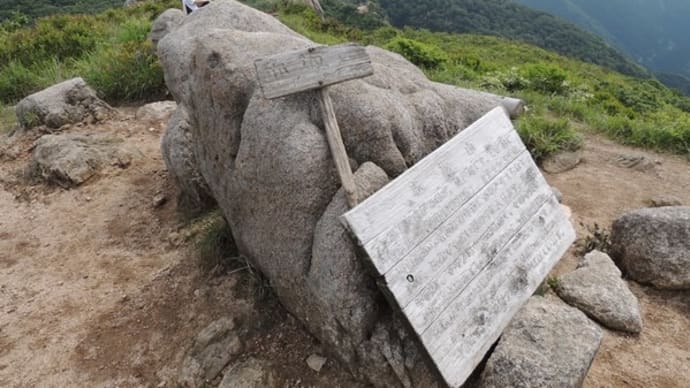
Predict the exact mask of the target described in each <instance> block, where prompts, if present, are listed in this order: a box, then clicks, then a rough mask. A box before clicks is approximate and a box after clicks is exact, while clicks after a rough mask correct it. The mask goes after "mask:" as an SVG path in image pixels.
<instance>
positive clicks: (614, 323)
mask: <svg viewBox="0 0 690 388" xmlns="http://www.w3.org/2000/svg"><path fill="white" fill-rule="evenodd" d="M555 291H556V293H557V294H558V296H560V297H561V299H563V300H564V301H565V302H566V303H568V304H570V305H572V306H574V307H577V308H579V309H580V310H582V311H583V312H584V313H585V314H587V315H588V316H590V317H591V318H593V319H594V320H596V321H598V322H599V323H601V324H603V325H604V326H606V327H608V328H610V329H614V330H621V331H626V332H630V333H635V334H637V333H639V332H640V331H642V317H641V316H640V306H639V302H638V300H637V298H636V297H635V295H634V294H633V293H632V292H631V291H630V289H629V288H628V285H627V284H626V283H625V281H623V279H621V273H620V271H619V270H618V268H616V265H615V264H614V263H613V260H611V258H610V257H608V255H607V254H605V253H603V252H599V251H593V252H590V253H588V254H587V256H585V259H584V261H583V262H582V263H581V264H580V266H579V267H578V269H576V270H575V271H573V272H570V273H568V274H565V275H563V276H561V277H560V278H559V279H558V284H557V286H556V290H555Z"/></svg>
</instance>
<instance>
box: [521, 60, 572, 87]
mask: <svg viewBox="0 0 690 388" xmlns="http://www.w3.org/2000/svg"><path fill="white" fill-rule="evenodd" d="M522 76H523V77H525V79H527V81H528V82H529V86H530V88H532V89H533V90H536V91H539V92H543V93H550V94H562V93H563V92H565V90H566V89H567V85H566V83H565V81H566V79H567V76H568V74H567V73H566V71H565V70H563V69H562V68H561V67H559V66H557V65H552V64H547V63H536V64H531V65H528V66H526V67H525V68H524V69H523V71H522Z"/></svg>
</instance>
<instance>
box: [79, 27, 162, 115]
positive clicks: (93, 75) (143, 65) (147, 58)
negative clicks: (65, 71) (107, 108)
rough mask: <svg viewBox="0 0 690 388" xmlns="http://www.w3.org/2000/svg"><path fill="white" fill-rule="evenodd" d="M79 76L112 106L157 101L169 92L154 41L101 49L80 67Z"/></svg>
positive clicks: (83, 60) (85, 59)
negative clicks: (114, 104) (129, 102)
mask: <svg viewBox="0 0 690 388" xmlns="http://www.w3.org/2000/svg"><path fill="white" fill-rule="evenodd" d="M77 68H78V72H79V74H81V75H82V77H84V79H85V80H86V82H87V83H88V84H89V85H91V86H92V87H93V88H95V89H96V90H97V91H98V93H99V95H100V96H101V97H102V98H104V99H105V100H106V101H108V102H110V103H118V102H123V101H137V100H155V99H160V98H162V97H164V96H165V94H166V92H167V89H166V87H165V80H164V79H163V68H162V67H161V65H160V63H159V62H158V58H157V57H156V54H155V52H154V50H153V47H152V44H151V42H148V41H145V42H129V43H125V44H120V45H115V46H102V47H100V48H99V50H96V51H95V52H93V53H92V54H90V55H88V56H86V57H85V58H84V59H82V60H80V61H79V63H78V64H77Z"/></svg>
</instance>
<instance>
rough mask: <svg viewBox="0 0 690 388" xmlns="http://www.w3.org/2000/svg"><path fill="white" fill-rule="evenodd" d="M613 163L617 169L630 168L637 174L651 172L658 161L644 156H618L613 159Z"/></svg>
mask: <svg viewBox="0 0 690 388" xmlns="http://www.w3.org/2000/svg"><path fill="white" fill-rule="evenodd" d="M615 163H616V165H617V166H618V167H623V168H631V169H633V170H635V171H639V172H648V171H652V170H654V168H655V167H656V166H657V164H659V162H658V161H655V160H652V159H650V158H648V157H647V156H644V155H620V156H618V157H617V158H616V159H615Z"/></svg>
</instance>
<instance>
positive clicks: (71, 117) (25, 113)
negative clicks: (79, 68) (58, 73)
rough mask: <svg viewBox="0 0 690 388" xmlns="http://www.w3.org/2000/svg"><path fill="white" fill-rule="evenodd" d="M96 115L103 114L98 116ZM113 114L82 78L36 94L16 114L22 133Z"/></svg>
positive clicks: (20, 106) (21, 104)
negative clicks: (27, 130) (35, 128)
mask: <svg viewBox="0 0 690 388" xmlns="http://www.w3.org/2000/svg"><path fill="white" fill-rule="evenodd" d="M96 112H101V113H99V114H98V115H96V114H95V113H96ZM113 112H114V110H113V108H111V107H110V106H109V105H108V104H107V103H105V102H104V101H102V100H101V99H99V98H98V97H97V96H96V92H95V91H94V90H93V89H91V88H90V87H89V86H88V85H87V84H86V82H84V80H83V79H81V78H73V79H70V80H67V81H64V82H61V83H59V84H56V85H53V86H51V87H49V88H46V89H44V90H42V91H40V92H37V93H34V94H32V95H30V96H28V97H26V98H24V99H23V100H21V101H20V102H19V104H17V107H16V110H15V113H16V115H17V120H18V121H19V124H20V125H21V127H22V128H23V129H31V128H34V127H37V126H41V125H45V126H47V127H49V128H53V129H57V128H60V127H62V126H64V125H66V124H74V123H80V122H82V121H84V120H93V118H92V116H98V117H101V116H102V118H105V117H108V116H109V115H111V114H112V113H113Z"/></svg>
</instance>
